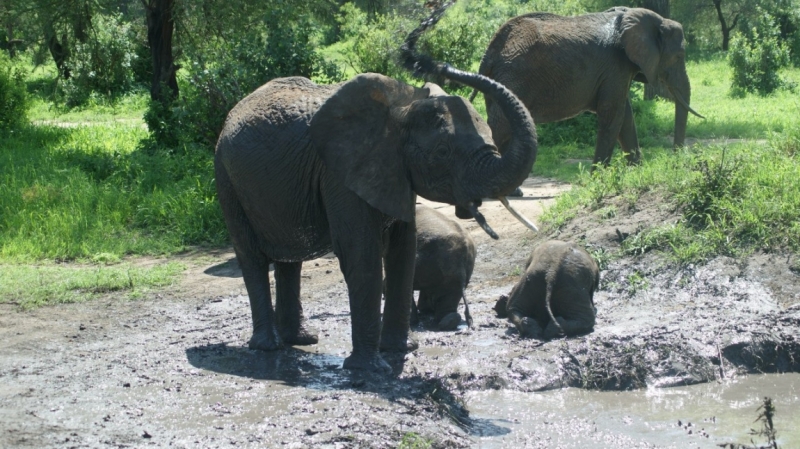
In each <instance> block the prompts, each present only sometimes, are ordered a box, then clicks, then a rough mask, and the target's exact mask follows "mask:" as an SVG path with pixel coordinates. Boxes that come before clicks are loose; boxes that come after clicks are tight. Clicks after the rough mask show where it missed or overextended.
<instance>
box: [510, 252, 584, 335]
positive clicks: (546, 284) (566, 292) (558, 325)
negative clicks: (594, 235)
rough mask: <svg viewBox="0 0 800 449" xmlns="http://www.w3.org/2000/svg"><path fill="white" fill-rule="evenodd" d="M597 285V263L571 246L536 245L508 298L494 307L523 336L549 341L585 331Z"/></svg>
mask: <svg viewBox="0 0 800 449" xmlns="http://www.w3.org/2000/svg"><path fill="white" fill-rule="evenodd" d="M599 282H600V270H599V269H598V267H597V263H596V262H595V261H594V259H593V258H592V256H591V255H589V253H587V252H586V250H585V249H583V248H581V247H580V246H578V245H576V244H575V243H572V242H562V241H559V240H550V241H547V242H544V243H542V244H540V245H539V246H537V247H536V248H535V249H534V250H533V252H532V253H531V255H530V257H529V258H528V260H527V262H526V269H525V273H523V275H522V277H521V278H520V280H519V282H517V284H516V285H515V286H514V288H513V289H512V290H511V293H510V294H509V295H508V297H501V298H500V300H499V301H498V303H497V305H496V306H495V310H497V312H498V315H500V316H501V317H506V316H507V317H508V319H509V321H511V322H512V323H513V324H514V325H515V326H516V327H517V329H518V330H519V332H520V335H521V336H524V337H535V338H538V337H544V338H552V337H554V336H557V335H559V334H561V333H563V334H566V335H568V336H571V335H577V334H583V333H587V332H591V331H592V330H593V329H594V323H595V315H596V309H595V307H594V298H593V297H594V292H595V291H596V290H597V288H598V284H599Z"/></svg>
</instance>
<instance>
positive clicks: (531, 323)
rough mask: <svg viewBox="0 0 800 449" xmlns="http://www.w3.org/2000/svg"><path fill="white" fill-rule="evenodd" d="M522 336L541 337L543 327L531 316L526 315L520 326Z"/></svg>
mask: <svg viewBox="0 0 800 449" xmlns="http://www.w3.org/2000/svg"><path fill="white" fill-rule="evenodd" d="M518 329H519V335H520V337H526V338H539V337H541V335H542V328H541V326H539V323H537V322H536V320H534V319H533V318H531V317H527V316H526V317H525V318H523V319H522V320H521V321H520V325H519V326H518Z"/></svg>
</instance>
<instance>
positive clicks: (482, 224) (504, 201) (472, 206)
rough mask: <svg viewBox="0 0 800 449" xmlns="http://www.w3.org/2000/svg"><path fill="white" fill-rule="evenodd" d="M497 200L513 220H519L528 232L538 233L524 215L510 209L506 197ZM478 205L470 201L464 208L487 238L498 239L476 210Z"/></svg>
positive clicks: (537, 229)
mask: <svg viewBox="0 0 800 449" xmlns="http://www.w3.org/2000/svg"><path fill="white" fill-rule="evenodd" d="M497 199H498V200H499V201H500V203H502V204H503V206H505V208H506V209H507V210H508V212H509V213H510V214H511V215H512V216H513V217H514V218H516V219H517V220H519V221H520V223H522V224H524V225H525V227H527V228H528V229H530V230H532V231H534V232H539V228H538V227H536V225H535V224H533V222H532V221H530V220H529V219H527V218H526V217H525V216H524V215H522V214H521V213H519V212H517V210H516V209H514V208H513V207H511V204H509V202H508V199H506V197H504V196H500V197H497ZM478 204H480V202H479V201H470V202H469V203H467V206H466V208H467V209H468V210H469V212H470V213H471V214H472V216H473V217H475V221H476V222H478V225H479V226H480V227H481V229H483V231H484V232H486V233H487V234H489V237H491V238H493V239H495V240H497V239H499V238H500V236H499V235H497V233H496V232H494V229H492V227H491V226H489V223H487V222H486V217H484V216H483V214H482V213H480V211H479V210H478Z"/></svg>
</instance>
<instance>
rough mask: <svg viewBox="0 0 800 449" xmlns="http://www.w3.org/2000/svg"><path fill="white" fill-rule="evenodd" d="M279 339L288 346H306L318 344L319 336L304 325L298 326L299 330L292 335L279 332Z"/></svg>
mask: <svg viewBox="0 0 800 449" xmlns="http://www.w3.org/2000/svg"><path fill="white" fill-rule="evenodd" d="M281 339H282V340H283V342H284V343H285V344H287V345H290V346H308V345H315V344H317V343H319V336H318V335H317V334H316V333H314V332H312V331H311V330H309V329H308V328H307V327H306V326H305V325H300V328H299V329H298V330H297V332H294V333H288V332H287V333H283V332H281Z"/></svg>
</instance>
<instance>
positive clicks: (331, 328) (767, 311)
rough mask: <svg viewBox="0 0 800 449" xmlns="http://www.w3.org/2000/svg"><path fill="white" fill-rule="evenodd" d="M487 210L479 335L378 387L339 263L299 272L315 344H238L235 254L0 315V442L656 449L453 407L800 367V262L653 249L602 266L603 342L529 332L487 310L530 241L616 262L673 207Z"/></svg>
mask: <svg viewBox="0 0 800 449" xmlns="http://www.w3.org/2000/svg"><path fill="white" fill-rule="evenodd" d="M568 188H569V186H567V185H564V184H559V183H557V182H553V181H550V180H546V179H528V180H527V181H526V183H525V184H524V186H523V190H524V192H525V196H524V197H523V198H518V199H515V200H513V201H514V204H515V206H517V208H518V209H520V210H522V211H524V212H525V213H526V214H527V215H528V216H531V217H537V216H538V215H539V214H540V213H541V208H542V206H543V205H546V204H547V203H549V202H550V201H552V199H553V198H554V197H555V196H556V195H558V194H559V193H561V192H563V191H565V190H567V189H568ZM437 207H441V209H442V210H443V211H445V212H446V213H448V214H450V215H452V208H451V207H449V206H444V205H437ZM482 211H483V213H484V215H485V216H486V218H487V220H488V222H489V223H490V224H491V225H492V226H493V227H494V229H495V230H496V231H497V232H498V234H500V236H501V239H500V240H499V241H492V240H491V239H490V238H489V237H488V236H486V235H485V234H484V233H483V231H482V230H481V229H480V228H479V227H478V226H477V225H476V224H475V223H474V222H462V224H463V225H464V226H465V227H466V228H467V229H468V230H469V231H470V232H471V234H472V236H473V238H474V239H475V241H476V244H477V245H478V260H477V262H476V268H475V273H474V275H473V278H472V282H471V283H470V286H469V288H468V291H467V294H468V298H469V300H470V304H471V306H470V307H471V312H472V315H473V317H474V326H473V327H472V328H466V326H462V327H461V328H460V329H459V330H458V331H456V332H448V333H445V332H437V331H434V330H428V329H426V328H424V327H419V328H416V329H414V333H413V335H414V337H415V338H416V339H417V340H418V341H419V343H420V349H419V350H417V351H416V352H414V353H411V354H407V355H405V356H387V360H388V361H389V362H390V364H392V366H393V367H394V374H393V375H392V376H391V377H388V378H386V377H379V376H372V375H366V374H363V373H350V372H349V371H347V370H343V369H342V368H341V364H342V361H343V359H344V357H345V356H346V355H347V354H348V353H349V350H350V319H349V314H348V302H347V293H346V286H345V284H344V282H343V281H342V277H341V274H340V273H339V271H338V264H337V263H336V259H334V258H332V257H323V258H320V259H317V260H315V261H311V262H307V263H306V264H305V265H304V271H303V285H302V289H303V291H302V296H303V301H304V307H305V312H306V316H307V317H308V318H309V320H310V325H311V326H312V327H313V328H315V329H317V330H319V332H320V343H319V344H318V345H315V346H310V347H306V348H290V349H286V350H283V351H279V352H274V353H263V352H259V351H251V350H249V349H247V347H246V342H247V339H248V338H249V336H250V328H251V321H250V314H249V306H248V303H247V296H246V292H245V290H244V284H243V282H242V278H241V274H240V272H239V271H238V267H237V265H236V261H235V259H234V257H233V254H232V252H231V251H211V252H197V253H192V254H188V255H185V256H182V259H183V260H184V262H185V263H186V264H187V266H189V267H190V268H189V270H187V274H186V276H185V278H184V279H183V280H182V281H181V282H180V284H179V285H175V286H173V287H171V288H169V289H166V290H164V291H161V292H157V293H156V292H154V293H153V294H152V295H150V297H148V298H146V299H144V300H136V301H130V300H120V299H119V298H113V297H111V298H107V299H104V300H98V301H93V302H88V303H82V304H72V305H61V306H54V307H45V308H41V309H38V310H34V311H27V312H22V311H19V310H17V309H16V308H15V307H14V306H11V305H0V339H2V342H3V345H2V347H0V447H20V448H40V447H145V446H154V447H165V446H171V447H221V446H225V447H229V446H245V447H287V448H302V447H330V448H338V447H396V446H398V445H399V444H403V445H405V446H406V447H415V446H413V444H414V443H415V441H416V442H417V443H418V442H419V441H420V439H422V440H424V441H425V442H427V443H430V444H431V446H432V447H470V446H475V447H477V446H484V445H486V444H485V443H486V441H488V440H487V439H486V438H492V437H496V438H498V439H499V440H498V441H501V443H500V444H499V445H495V446H494V447H504V446H505V445H506V444H508V445H510V444H514V445H516V446H518V447H555V446H559V447H655V446H658V445H654V444H652V443H648V442H646V441H640V440H636V439H631V438H630V437H628V436H625V435H623V434H622V433H615V431H614V430H613V429H610V430H609V429H606V430H602V429H601V430H600V431H598V429H597V425H596V424H593V423H592V422H590V421H587V420H578V419H577V418H574V417H571V416H572V415H570V414H569V412H568V406H567V412H566V414H565V415H563V416H552V413H550V414H548V415H547V416H546V417H544V418H543V422H544V424H547V426H548V432H549V433H538V432H534V431H533V430H535V429H533V430H531V431H529V432H527V431H518V430H515V428H514V426H513V423H514V422H515V419H514V418H513V417H510V418H507V419H504V420H493V419H486V418H477V417H475V416H472V415H471V414H470V408H469V403H468V402H465V400H464V398H465V397H467V396H468V395H470V394H474V393H475V392H479V391H481V390H499V391H508V392H514V391H518V392H537V391H543V390H552V389H559V388H563V387H582V388H590V389H607V390H624V389H634V388H642V387H667V386H676V385H687V384H694V383H700V382H709V381H715V380H719V379H730V378H733V377H736V376H741V375H743V374H745V373H756V372H800V274H798V270H797V267H798V266H800V263H799V262H798V260H797V259H796V257H797V256H792V255H787V254H761V253H759V254H754V255H751V256H749V257H747V258H744V259H742V260H734V259H731V258H727V257H720V258H717V259H715V260H713V261H711V262H710V263H708V264H705V265H703V266H683V267H679V266H676V265H675V264H672V263H670V262H669V261H667V260H666V259H665V258H664V257H663V256H659V255H658V254H656V253H646V254H644V255H640V256H637V257H628V258H622V259H616V260H612V261H611V262H609V263H608V264H607V266H606V267H605V269H604V270H603V271H602V280H601V290H600V292H599V293H598V294H596V295H595V301H596V305H597V310H598V322H597V325H596V328H595V332H594V333H592V334H589V335H586V336H582V337H577V338H570V339H557V340H553V341H549V342H541V341H537V340H525V339H520V338H519V337H518V335H517V333H516V331H515V330H514V329H513V328H512V327H511V326H510V325H509V324H508V323H507V322H506V321H505V320H501V319H498V318H496V317H495V314H494V312H493V311H492V307H493V305H494V303H495V300H496V299H497V297H498V296H499V295H500V294H503V293H507V292H508V291H509V290H510V289H511V287H512V286H513V285H514V283H515V282H516V280H517V278H518V275H519V273H520V272H521V271H520V270H521V266H522V264H523V262H524V260H525V258H526V257H527V256H528V254H530V251H531V250H532V248H533V247H534V246H535V245H536V244H537V242H539V241H541V239H545V238H552V237H554V236H557V237H558V238H561V239H566V240H576V241H580V242H582V243H583V244H585V245H587V247H588V248H589V249H590V250H591V251H594V252H596V253H602V252H603V251H605V252H606V253H612V252H614V251H616V250H617V249H618V248H619V244H620V238H626V236H630V235H635V233H636V232H638V230H640V229H642V228H643V227H644V226H646V225H648V224H652V223H662V222H665V221H669V220H675V219H676V216H675V215H674V211H672V210H670V209H669V208H665V207H664V206H663V205H662V202H660V201H659V199H658V198H655V197H654V198H645V199H644V200H643V201H641V202H640V204H639V205H638V206H637V209H636V210H631V209H627V208H626V207H624V206H623V205H622V203H620V206H619V208H618V212H617V215H616V217H614V218H609V219H604V218H601V217H600V214H598V213H592V214H588V215H586V216H583V217H581V218H578V219H576V220H574V221H573V222H572V223H570V224H568V225H567V226H566V227H565V228H564V229H562V230H561V231H560V232H558V233H557V235H556V234H553V233H551V235H538V236H537V235H536V234H534V233H532V232H531V231H528V230H526V229H525V228H523V227H522V225H520V224H518V222H516V221H514V220H513V219H512V218H510V217H509V215H508V214H507V213H505V212H504V211H503V209H502V206H500V205H499V203H497V202H496V201H487V202H485V203H484V206H483V208H482ZM496 407H497V408H498V409H499V410H501V411H502V409H503V404H502V403H499V404H496ZM545 418H546V420H545ZM593 425H594V430H593V431H592V430H591V427H592V426H593ZM587 429H588V430H587ZM571 432H582V435H583V437H582V439H581V443H580V444H579V445H577V444H578V443H576V445H573V446H571V445H570V444H562V443H559V444H558V445H554V444H553V441H554V440H553V439H552V438H551V436H552V435H556V434H559V435H562V436H563V435H566V436H567V439H566V441H570V438H569V435H571ZM592 432H594V433H592ZM561 441H564V439H563V438H562V440H561ZM676 444H678V446H676V447H685V446H683V445H682V443H676ZM693 444H694V443H693ZM419 447H424V446H419ZM692 447H694V445H693V446H692Z"/></svg>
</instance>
